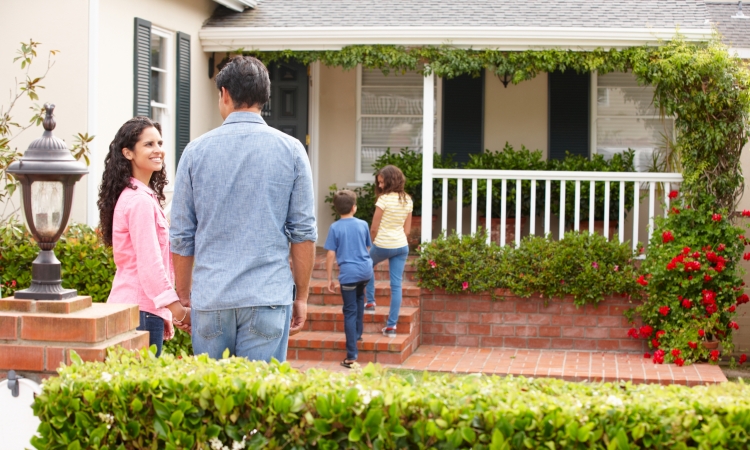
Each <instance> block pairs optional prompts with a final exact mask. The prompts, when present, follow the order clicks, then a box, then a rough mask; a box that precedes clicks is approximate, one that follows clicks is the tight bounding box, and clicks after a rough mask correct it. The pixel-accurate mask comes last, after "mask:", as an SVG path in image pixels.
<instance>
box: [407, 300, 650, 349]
mask: <svg viewBox="0 0 750 450" xmlns="http://www.w3.org/2000/svg"><path fill="white" fill-rule="evenodd" d="M496 294H497V297H496V298H497V299H496V300H492V299H491V298H490V295H489V294H481V295H476V294H466V295H464V294H446V293H445V292H443V291H429V290H426V289H423V290H422V295H421V305H420V306H421V308H420V309H421V316H422V330H421V331H422V338H421V343H422V344H424V345H448V346H452V345H454V346H468V347H508V348H530V349H531V348H533V349H561V350H601V351H621V352H644V351H646V347H647V346H646V342H645V341H643V340H634V339H632V338H628V337H627V331H628V328H630V325H629V324H628V322H627V319H626V318H625V316H624V315H623V312H624V311H625V310H626V309H628V308H631V307H633V306H635V304H632V303H629V302H628V300H627V299H624V298H621V297H608V298H606V299H605V300H604V301H602V302H601V303H599V305H598V306H596V307H594V306H590V305H587V306H585V307H580V308H578V307H576V305H575V304H574V303H573V298H572V297H570V298H564V299H552V300H547V301H546V302H545V299H541V298H539V297H532V298H521V297H517V296H514V295H513V294H511V293H510V292H507V291H504V290H498V291H497V293H496Z"/></svg>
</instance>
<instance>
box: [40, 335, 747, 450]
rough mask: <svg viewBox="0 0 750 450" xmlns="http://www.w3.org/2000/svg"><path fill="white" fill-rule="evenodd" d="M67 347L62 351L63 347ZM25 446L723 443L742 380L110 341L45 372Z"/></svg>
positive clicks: (743, 427)
mask: <svg viewBox="0 0 750 450" xmlns="http://www.w3.org/2000/svg"><path fill="white" fill-rule="evenodd" d="M74 359H75V358H74ZM33 409H34V413H35V414H36V415H37V416H38V417H39V418H40V419H41V422H42V423H41V425H40V426H39V430H38V434H39V435H38V436H37V437H34V438H33V439H32V444H33V445H34V447H35V448H37V449H50V450H52V449H81V448H91V449H104V448H106V449H146V448H164V449H181V448H186V449H193V448H196V449H209V448H211V449H230V448H231V449H239V448H246V447H247V448H261V447H262V448H268V449H281V448H288V449H303V448H320V449H343V448H361V449H367V448H375V449H402V448H437V449H457V448H474V449H493V450H494V449H510V448H590V449H630V448H706V449H708V448H725V449H746V448H747V447H748V445H749V443H750V441H749V436H748V430H750V387H748V386H747V385H745V384H743V383H724V384H720V385H713V386H701V387H695V388H688V387H685V386H677V385H673V386H661V385H633V384H630V383H580V384H579V383H568V382H564V381H561V380H555V379H548V378H538V379H527V378H523V377H519V378H514V377H508V378H504V379H501V378H498V377H486V376H482V375H470V376H463V377H453V376H437V375H430V374H425V375H424V377H423V379H422V380H420V381H418V380H417V379H416V378H415V377H414V376H413V375H406V376H399V375H390V374H388V373H386V372H384V371H383V370H382V369H379V368H377V367H375V366H372V365H368V366H367V367H365V368H364V369H363V370H362V371H361V372H360V371H352V372H349V373H347V374H341V373H330V372H327V371H322V370H314V369H311V370H309V371H307V372H306V373H302V372H298V371H296V370H294V369H292V368H291V367H290V366H289V364H287V363H284V364H278V363H272V364H266V363H263V362H250V361H248V360H245V359H242V358H231V359H223V360H218V361H217V360H211V359H209V358H207V357H205V356H199V357H195V358H183V359H181V360H178V359H175V358H173V357H171V356H165V357H163V358H160V359H156V358H154V357H153V356H149V355H148V354H147V353H146V352H145V351H144V352H143V353H142V354H141V355H140V356H138V355H135V354H133V353H129V352H126V351H122V350H120V351H118V352H116V353H113V354H111V355H110V357H109V359H108V361H107V362H105V363H86V364H83V363H81V362H80V361H78V362H75V363H74V364H73V365H72V366H70V367H65V368H63V369H61V370H60V376H59V377H56V378H51V379H49V380H46V381H45V384H44V390H43V392H42V394H41V395H39V396H37V397H36V399H35V402H34V405H33Z"/></svg>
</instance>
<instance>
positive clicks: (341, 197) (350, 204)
mask: <svg viewBox="0 0 750 450" xmlns="http://www.w3.org/2000/svg"><path fill="white" fill-rule="evenodd" d="M356 204H357V194H356V193H354V191H350V190H349V189H342V190H340V191H338V192H336V194H334V196H333V208H334V209H335V210H336V212H337V213H338V214H339V215H340V216H343V215H344V214H349V213H351V212H352V209H354V205H356Z"/></svg>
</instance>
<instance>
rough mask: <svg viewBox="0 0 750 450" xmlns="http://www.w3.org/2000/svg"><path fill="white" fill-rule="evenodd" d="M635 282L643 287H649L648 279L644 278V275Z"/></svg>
mask: <svg viewBox="0 0 750 450" xmlns="http://www.w3.org/2000/svg"><path fill="white" fill-rule="evenodd" d="M635 282H636V283H638V284H640V285H641V286H648V281H646V277H644V276H643V275H641V276H640V277H638V279H637V280H636V281H635Z"/></svg>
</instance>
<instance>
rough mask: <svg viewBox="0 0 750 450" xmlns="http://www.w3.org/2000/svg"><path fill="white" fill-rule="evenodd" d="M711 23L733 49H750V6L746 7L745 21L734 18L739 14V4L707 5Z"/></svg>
mask: <svg viewBox="0 0 750 450" xmlns="http://www.w3.org/2000/svg"><path fill="white" fill-rule="evenodd" d="M706 7H707V8H708V12H709V14H711V22H712V23H713V24H715V25H716V29H717V30H718V31H719V33H721V35H722V40H723V41H724V43H725V44H727V45H728V46H729V47H732V48H737V49H739V48H744V49H750V4H748V5H746V8H745V11H744V15H745V16H747V18H745V19H740V18H736V17H732V16H734V15H736V14H737V11H738V8H737V2H736V1H734V2H722V3H708V4H706Z"/></svg>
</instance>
